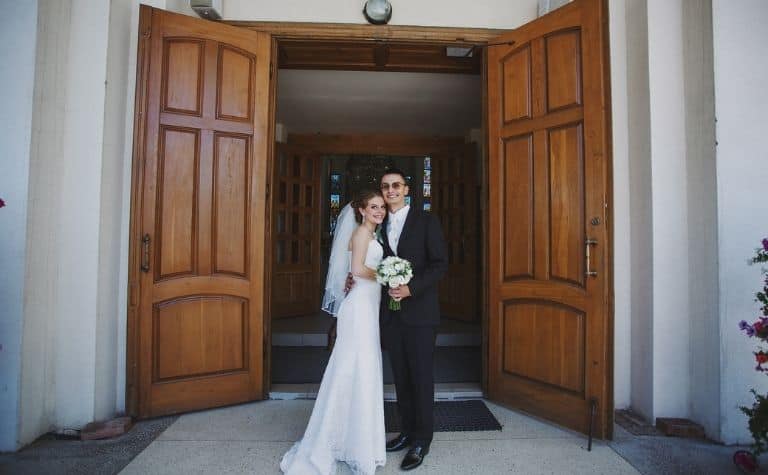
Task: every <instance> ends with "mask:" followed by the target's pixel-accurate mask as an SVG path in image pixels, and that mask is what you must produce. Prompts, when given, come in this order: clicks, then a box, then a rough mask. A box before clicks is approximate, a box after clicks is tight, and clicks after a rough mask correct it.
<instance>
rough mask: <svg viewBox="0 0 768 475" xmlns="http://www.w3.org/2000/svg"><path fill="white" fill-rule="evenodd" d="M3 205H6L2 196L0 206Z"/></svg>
mask: <svg viewBox="0 0 768 475" xmlns="http://www.w3.org/2000/svg"><path fill="white" fill-rule="evenodd" d="M3 206H5V201H3V199H2V198H0V208H2V207H3Z"/></svg>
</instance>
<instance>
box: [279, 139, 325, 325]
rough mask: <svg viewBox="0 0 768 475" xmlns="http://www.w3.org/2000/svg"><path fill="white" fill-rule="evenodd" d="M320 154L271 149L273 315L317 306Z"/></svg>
mask: <svg viewBox="0 0 768 475" xmlns="http://www.w3.org/2000/svg"><path fill="white" fill-rule="evenodd" d="M321 163H322V162H321V160H320V157H318V156H316V155H313V154H312V153H310V152H308V151H307V150H306V149H304V148H302V147H294V146H291V145H286V144H277V146H276V148H275V164H276V165H275V174H274V176H275V178H274V183H275V185H274V187H275V196H274V215H273V216H274V240H273V242H274V250H273V258H272V263H273V264H272V265H273V272H272V276H273V280H272V318H283V317H295V316H298V315H307V314H311V313H316V312H317V311H318V310H319V309H320V303H321V299H322V290H323V289H322V288H321V285H320V234H321V233H320V211H321V209H322V207H321V206H320V165H321Z"/></svg>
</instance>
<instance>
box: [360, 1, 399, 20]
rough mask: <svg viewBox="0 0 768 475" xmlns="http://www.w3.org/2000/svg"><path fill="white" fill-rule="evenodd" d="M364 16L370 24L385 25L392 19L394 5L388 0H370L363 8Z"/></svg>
mask: <svg viewBox="0 0 768 475" xmlns="http://www.w3.org/2000/svg"><path fill="white" fill-rule="evenodd" d="M363 15H365V19H366V20H368V23H372V24H374V25H385V24H387V23H388V22H389V19H390V18H392V4H390V3H389V2H388V1H387V0H368V1H367V2H365V6H363Z"/></svg>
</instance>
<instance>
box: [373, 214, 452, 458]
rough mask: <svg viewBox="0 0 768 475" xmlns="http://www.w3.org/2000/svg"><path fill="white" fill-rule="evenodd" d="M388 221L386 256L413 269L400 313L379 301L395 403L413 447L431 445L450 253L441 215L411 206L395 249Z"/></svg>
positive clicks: (385, 301) (385, 299)
mask: <svg viewBox="0 0 768 475" xmlns="http://www.w3.org/2000/svg"><path fill="white" fill-rule="evenodd" d="M388 226H389V219H388V218H387V219H385V220H384V226H383V228H384V229H383V232H382V233H381V236H382V238H383V241H384V242H383V244H384V257H388V256H393V255H397V256H399V257H402V258H403V259H407V260H408V261H410V263H411V264H412V266H413V278H412V279H411V281H410V282H409V283H408V288H409V289H410V291H411V296H410V297H407V298H405V299H403V300H402V301H401V302H400V304H401V309H400V310H398V311H392V310H389V307H388V303H389V295H387V289H386V288H384V290H383V294H382V297H381V312H380V321H381V332H382V335H383V342H384V347H385V349H386V350H387V351H388V353H389V360H390V362H391V363H392V372H393V373H394V376H395V389H396V391H397V405H398V409H399V411H400V416H401V419H402V432H403V433H404V434H407V435H408V436H409V437H410V439H411V440H412V441H413V442H414V443H419V444H422V445H425V446H427V447H429V444H430V443H431V442H432V432H433V425H434V421H433V415H432V414H433V413H432V411H433V408H432V406H433V401H434V397H435V396H434V376H433V369H432V366H433V355H434V350H435V337H436V330H437V326H438V325H439V324H440V302H439V300H438V295H437V284H438V281H439V280H440V279H441V278H442V276H443V274H444V273H445V271H446V270H447V268H448V254H447V249H446V244H445V238H444V237H443V231H442V229H441V228H440V223H439V221H438V220H437V217H435V216H434V215H432V214H430V213H426V212H424V211H421V210H418V209H415V208H413V207H411V208H410V209H409V210H408V215H407V216H406V219H405V223H404V224H403V229H402V232H401V233H400V239H399V241H398V245H397V249H396V251H397V252H395V250H393V249H392V248H391V247H390V244H389V239H388V237H387V231H388Z"/></svg>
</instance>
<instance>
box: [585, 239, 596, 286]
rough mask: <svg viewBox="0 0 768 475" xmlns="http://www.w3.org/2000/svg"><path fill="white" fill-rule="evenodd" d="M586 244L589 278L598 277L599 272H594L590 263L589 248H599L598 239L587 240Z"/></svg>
mask: <svg viewBox="0 0 768 475" xmlns="http://www.w3.org/2000/svg"><path fill="white" fill-rule="evenodd" d="M584 243H585V244H586V248H587V249H586V251H587V272H586V274H587V277H597V271H593V270H592V264H591V263H590V256H589V248H590V247H591V246H597V239H592V238H587V240H586V241H585V242H584Z"/></svg>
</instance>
